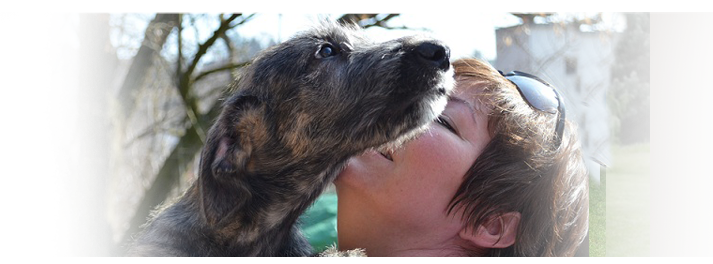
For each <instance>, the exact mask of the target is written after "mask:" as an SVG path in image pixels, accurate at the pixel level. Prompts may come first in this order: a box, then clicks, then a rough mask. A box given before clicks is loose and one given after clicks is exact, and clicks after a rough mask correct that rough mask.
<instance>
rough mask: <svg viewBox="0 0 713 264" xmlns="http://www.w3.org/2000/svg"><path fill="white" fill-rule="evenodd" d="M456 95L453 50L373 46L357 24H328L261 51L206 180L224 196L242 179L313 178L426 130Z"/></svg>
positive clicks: (206, 163) (226, 119)
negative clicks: (300, 173)
mask: <svg viewBox="0 0 713 264" xmlns="http://www.w3.org/2000/svg"><path fill="white" fill-rule="evenodd" d="M452 87H453V71H452V69H451V67H450V62H449V49H448V48H447V47H446V46H445V45H443V44H441V43H440V42H438V41H436V40H433V39H427V38H423V37H406V38H400V39H396V40H392V41H388V42H384V43H373V42H371V41H370V40H369V39H368V38H366V37H365V36H364V35H363V33H362V32H361V31H360V30H358V29H357V28H356V27H355V26H343V25H338V24H335V23H323V24H322V25H320V26H319V27H317V28H314V29H312V30H310V31H307V32H303V33H301V34H298V35H296V36H294V37H293V38H291V39H289V40H287V41H285V42H284V43H282V44H279V45H277V46H274V47H272V48H270V49H268V50H266V51H264V52H263V53H262V54H261V55H259V56H258V57H257V58H256V59H255V61H254V62H253V64H252V65H251V66H250V67H249V68H248V69H247V70H246V72H245V74H244V75H243V76H242V77H241V79H240V81H239V82H238V89H237V92H236V93H235V94H234V95H233V96H232V97H230V98H229V99H228V100H226V102H225V105H224V110H223V112H222V114H221V116H220V117H219V119H218V121H217V122H216V124H215V125H214V126H213V128H212V129H211V132H210V134H209V138H208V141H207V143H206V146H205V148H204V151H203V153H202V160H201V177H204V178H206V177H207V178H211V181H213V180H217V181H220V183H221V184H223V186H222V187H221V188H227V187H226V186H229V185H230V184H231V183H230V182H231V181H232V179H234V178H236V177H241V175H243V176H244V175H252V174H256V173H257V174H263V173H264V175H273V174H276V173H277V174H279V173H278V172H280V171H281V170H284V169H285V168H287V167H289V166H290V165H296V166H301V168H300V169H304V170H305V172H307V173H313V172H314V171H311V170H310V166H313V167H315V168H318V167H319V166H323V167H324V166H329V165H330V164H328V163H332V162H338V161H339V160H346V159H347V158H349V157H350V156H353V155H356V154H358V153H359V152H361V151H364V150H366V149H369V148H376V147H379V146H382V145H384V144H386V143H388V142H394V141H402V140H403V139H404V138H407V137H410V136H412V135H414V134H415V133H416V131H420V130H423V129H424V128H425V126H426V125H427V124H429V123H430V122H431V120H433V119H434V118H436V117H437V116H438V115H439V114H440V112H441V111H443V109H444V107H445V105H446V102H447V95H448V93H449V92H450V90H451V89H452ZM325 163H327V164H325ZM323 169H325V168H322V170H323ZM314 177H317V175H314ZM223 180H225V181H223ZM261 180H265V179H260V180H257V179H256V180H254V182H253V183H256V184H259V183H260V181H261ZM277 180H280V181H284V180H285V179H277ZM317 181H324V179H315V182H317ZM283 184H284V182H283Z"/></svg>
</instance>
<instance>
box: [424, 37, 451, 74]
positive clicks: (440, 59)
mask: <svg viewBox="0 0 713 264" xmlns="http://www.w3.org/2000/svg"><path fill="white" fill-rule="evenodd" d="M416 53H417V54H418V55H419V57H420V58H421V59H422V60H424V61H425V62H426V63H429V64H431V65H433V66H435V67H437V68H439V69H441V70H444V71H447V70H448V68H449V67H450V65H451V62H450V56H451V54H450V53H451V50H450V49H449V48H448V47H447V46H446V45H443V44H441V43H439V42H436V41H424V42H422V43H421V44H419V45H418V47H416Z"/></svg>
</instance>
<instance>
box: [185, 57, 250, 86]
mask: <svg viewBox="0 0 713 264" xmlns="http://www.w3.org/2000/svg"><path fill="white" fill-rule="evenodd" d="M248 64H250V62H243V63H237V64H235V63H231V64H227V65H224V66H223V67H218V68H215V69H211V70H207V71H204V72H201V73H199V74H198V75H196V77H195V78H194V79H193V83H196V82H198V81H199V80H200V79H203V78H205V77H207V76H208V75H211V74H213V73H217V72H222V71H227V70H232V69H237V68H242V67H245V66H247V65H248Z"/></svg>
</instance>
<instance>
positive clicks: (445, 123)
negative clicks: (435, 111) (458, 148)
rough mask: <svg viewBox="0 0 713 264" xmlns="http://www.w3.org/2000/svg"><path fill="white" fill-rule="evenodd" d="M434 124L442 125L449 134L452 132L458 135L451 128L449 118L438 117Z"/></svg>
mask: <svg viewBox="0 0 713 264" xmlns="http://www.w3.org/2000/svg"><path fill="white" fill-rule="evenodd" d="M436 122H438V124H440V125H442V126H443V127H445V128H446V129H448V130H450V131H451V132H453V134H458V132H457V131H456V129H455V128H454V127H453V125H452V121H451V119H450V118H449V117H447V116H444V115H441V116H439V117H438V118H437V119H436Z"/></svg>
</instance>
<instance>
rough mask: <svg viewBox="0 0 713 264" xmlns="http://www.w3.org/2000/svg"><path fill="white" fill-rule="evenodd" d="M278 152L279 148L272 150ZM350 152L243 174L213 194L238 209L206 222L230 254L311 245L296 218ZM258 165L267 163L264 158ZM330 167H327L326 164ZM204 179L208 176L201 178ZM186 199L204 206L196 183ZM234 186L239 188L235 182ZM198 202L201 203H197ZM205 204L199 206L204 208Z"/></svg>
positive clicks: (266, 252)
mask: <svg viewBox="0 0 713 264" xmlns="http://www.w3.org/2000/svg"><path fill="white" fill-rule="evenodd" d="M273 151H274V150H273ZM348 158H349V156H344V157H318V158H311V159H301V160H299V159H294V160H290V162H289V163H285V164H283V165H281V166H277V167H279V168H281V169H280V170H279V171H277V172H275V171H266V172H262V171H253V172H251V173H250V174H249V175H242V177H243V178H242V179H241V181H240V184H239V186H238V187H239V188H231V189H232V190H231V192H230V193H221V194H218V195H217V196H216V197H214V198H215V199H216V200H219V201H220V202H226V203H230V204H233V205H234V208H232V209H231V210H229V211H227V212H226V213H225V214H222V215H220V216H219V217H217V220H216V221H210V219H208V218H204V219H203V223H204V224H205V227H206V229H207V230H209V232H210V233H211V234H212V235H213V236H214V239H216V240H217V242H218V243H219V244H222V245H225V246H226V247H228V248H231V250H229V251H230V252H236V251H237V252H241V251H243V252H244V255H246V256H269V255H273V256H274V255H276V254H281V253H283V252H285V251H284V250H278V251H277V252H272V251H273V250H275V249H276V248H279V247H275V245H269V246H268V245H267V244H265V241H270V243H273V244H274V243H285V245H284V247H287V248H289V247H290V243H306V241H303V240H304V239H303V238H302V237H301V235H300V234H299V231H298V230H297V227H296V222H297V220H298V218H299V217H300V215H302V213H303V212H304V211H305V210H306V209H307V208H308V207H309V206H310V205H311V204H312V203H313V202H314V201H315V200H316V198H317V197H318V196H319V195H320V194H321V193H322V191H323V190H324V189H325V188H326V187H327V185H329V184H330V183H331V182H332V180H333V179H334V178H335V177H336V175H337V174H338V173H339V172H341V170H342V169H343V168H344V166H345V165H346V162H347V160H348ZM258 164H265V163H264V162H262V161H260V162H258ZM325 166H326V168H325ZM200 177H203V176H200ZM201 180H206V179H199V180H198V181H197V182H196V184H194V186H193V187H192V188H191V190H189V192H188V193H187V195H186V198H187V199H188V200H190V201H192V203H194V204H198V205H199V204H200V202H201V200H200V199H201V195H202V194H201V193H200V191H201V190H200V187H198V186H197V185H198V184H199V182H200V181H201ZM233 187H234V186H233ZM196 202H197V203H196ZM202 207H203V205H201V206H198V207H196V209H199V210H202Z"/></svg>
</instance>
